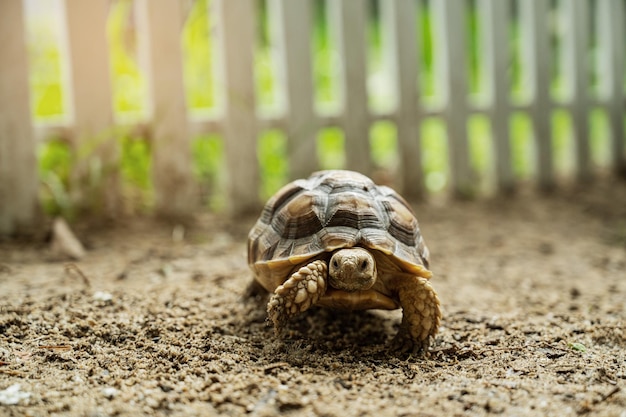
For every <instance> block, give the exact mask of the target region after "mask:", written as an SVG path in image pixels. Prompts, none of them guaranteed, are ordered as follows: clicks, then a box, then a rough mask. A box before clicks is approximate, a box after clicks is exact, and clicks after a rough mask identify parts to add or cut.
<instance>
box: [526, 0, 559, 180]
mask: <svg viewBox="0 0 626 417" xmlns="http://www.w3.org/2000/svg"><path fill="white" fill-rule="evenodd" d="M549 4H550V2H549V0H528V1H522V2H520V3H519V6H520V27H521V29H522V31H521V34H520V39H522V53H523V54H522V62H526V63H527V65H528V67H527V68H526V71H527V72H528V74H529V77H528V78H529V90H531V97H530V100H531V102H530V116H531V119H532V124H533V126H532V128H533V137H534V140H535V145H536V148H537V171H538V179H537V180H538V183H539V187H540V188H541V189H543V190H549V189H550V188H552V187H554V160H553V158H554V157H553V151H552V140H551V138H552V133H551V131H550V115H551V113H550V110H551V106H552V99H551V96H550V43H549V42H550V40H549V36H548V18H549Z"/></svg>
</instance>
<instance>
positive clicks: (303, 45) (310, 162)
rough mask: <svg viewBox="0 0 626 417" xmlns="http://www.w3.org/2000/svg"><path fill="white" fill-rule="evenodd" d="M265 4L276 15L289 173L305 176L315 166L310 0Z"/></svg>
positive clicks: (273, 0) (295, 175)
mask: <svg viewBox="0 0 626 417" xmlns="http://www.w3.org/2000/svg"><path fill="white" fill-rule="evenodd" d="M269 6H270V11H271V12H272V13H273V14H274V15H275V16H276V17H277V18H278V25H276V34H275V35H276V36H275V39H276V42H277V43H278V50H279V51H280V54H279V58H280V61H281V62H280V70H281V71H282V73H283V77H282V78H283V79H284V83H285V85H284V88H285V91H284V93H285V98H286V110H287V115H286V120H285V131H286V134H287V140H288V142H287V145H288V154H289V176H290V178H291V179H295V178H303V177H308V176H309V175H310V174H311V172H312V171H315V170H316V169H317V167H318V164H317V159H316V158H315V154H316V146H315V137H316V134H317V130H318V123H317V120H316V117H315V113H314V108H313V97H314V94H313V72H312V67H311V61H312V60H311V31H312V22H311V19H312V13H311V6H312V5H311V1H310V0H272V1H271V2H270V3H269Z"/></svg>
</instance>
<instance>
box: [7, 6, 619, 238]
mask: <svg viewBox="0 0 626 417" xmlns="http://www.w3.org/2000/svg"><path fill="white" fill-rule="evenodd" d="M267 1H268V10H269V13H270V14H272V22H273V24H274V25H275V27H274V28H273V29H274V30H275V33H276V35H277V38H276V48H277V51H278V52H279V66H280V73H281V75H282V76H281V77H280V80H281V83H282V86H281V89H280V90H281V91H282V92H283V93H284V97H283V99H284V101H285V104H286V105H285V106H284V109H285V111H284V112H283V113H282V114H279V115H272V116H270V117H266V116H263V115H262V114H261V113H260V112H259V111H258V109H257V105H256V99H255V85H254V73H253V67H254V65H253V62H254V54H253V51H254V45H255V42H256V39H255V37H256V36H257V31H256V30H255V27H256V22H257V18H258V17H257V10H258V7H257V6H258V5H257V4H256V1H255V0H212V1H211V7H212V9H211V10H212V13H213V14H214V17H215V23H216V33H215V34H214V36H215V40H216V42H217V44H219V62H220V64H221V71H219V73H220V74H221V75H222V79H221V80H220V82H221V84H223V90H224V91H225V92H226V93H225V97H224V98H223V99H224V100H223V103H222V104H223V105H222V106H221V110H222V111H221V112H220V114H219V115H217V116H215V117H213V118H205V119H202V120H197V119H193V120H192V119H191V118H190V117H189V116H188V114H187V111H186V107H185V97H184V86H183V66H182V61H181V59H180V57H181V42H180V33H181V27H182V23H183V22H184V19H185V10H187V9H188V7H189V0H186V1H179V0H135V13H136V25H137V33H138V40H139V49H140V54H141V55H142V56H143V57H144V58H145V60H146V62H147V79H148V80H149V90H150V94H151V100H150V102H151V106H152V112H151V115H152V117H151V119H150V120H149V122H148V123H146V124H145V125H143V126H141V129H142V131H143V132H145V133H146V134H147V136H149V140H150V141H151V144H152V146H151V149H152V152H153V153H152V167H153V168H152V171H153V182H154V187H155V194H156V202H155V206H156V210H157V211H158V212H160V213H162V214H165V215H181V214H182V215H184V214H187V213H190V212H191V211H193V210H195V209H197V201H196V199H195V197H194V194H195V193H194V179H193V176H192V174H191V160H190V145H189V138H190V136H191V135H193V134H197V133H198V132H218V133H219V134H220V135H221V136H222V138H223V140H224V149H225V158H226V164H225V169H226V170H227V172H226V190H227V193H228V197H227V200H228V202H229V205H230V212H232V213H242V212H246V211H249V210H253V209H254V210H256V209H258V207H259V204H260V201H259V197H258V196H259V193H258V191H257V190H258V187H259V161H258V158H257V139H258V136H259V134H260V132H261V131H263V130H265V129H268V128H278V129H281V130H283V131H284V132H285V133H286V135H287V138H288V145H287V147H288V155H287V158H288V165H289V176H290V177H292V178H296V177H303V176H308V174H309V173H310V172H312V171H314V170H315V169H317V168H318V165H319V163H318V162H319V161H318V160H317V158H316V157H314V155H316V148H315V146H316V145H315V137H316V135H317V132H318V131H319V129H321V128H323V127H327V126H337V127H340V128H341V129H342V130H343V132H344V137H345V150H346V151H345V155H346V168H348V169H353V170H357V171H360V172H363V173H366V174H369V173H372V171H373V169H374V166H373V163H372V157H371V155H370V148H369V145H368V137H369V129H370V126H371V125H372V124H373V123H374V122H376V121H380V120H387V121H391V122H392V123H394V124H395V126H396V130H397V143H398V148H399V149H398V155H399V165H400V166H399V167H398V168H397V170H396V172H397V173H398V176H399V178H397V183H398V184H400V186H401V188H402V192H403V193H404V194H405V195H407V196H408V197H409V198H411V197H415V196H419V195H422V193H423V191H424V170H423V167H422V162H421V161H422V157H421V155H420V153H421V151H422V150H421V146H420V125H421V123H422V122H423V121H424V120H425V119H426V118H429V117H433V116H437V117H440V118H442V119H443V120H444V122H445V126H446V131H447V137H448V150H449V167H450V181H449V182H450V188H451V189H452V190H455V191H458V192H460V193H463V192H466V191H467V190H468V189H471V188H472V187H473V186H474V184H473V181H474V180H473V176H472V175H471V167H470V158H469V145H468V143H469V138H468V129H467V121H468V117H469V116H470V115H472V114H484V115H486V116H487V117H488V119H489V121H490V125H491V137H492V138H493V140H492V144H491V147H492V153H493V160H494V172H495V182H496V183H497V186H498V188H499V189H501V190H510V189H512V188H514V187H515V185H516V178H515V175H514V174H513V169H512V162H511V160H512V155H511V154H512V150H511V146H510V144H511V140H510V133H511V132H510V125H509V120H510V117H511V114H513V112H524V113H526V114H528V115H529V116H530V118H531V121H532V129H533V137H534V140H535V149H536V167H537V170H536V171H537V178H536V180H537V183H538V184H539V185H540V186H541V187H546V188H548V187H551V186H553V185H554V184H555V169H554V157H553V150H552V145H551V140H550V138H551V135H552V132H551V124H550V123H551V122H550V117H551V116H550V115H551V114H552V112H553V111H554V110H555V109H564V110H565V111H567V112H569V113H570V114H571V115H572V120H573V131H574V136H575V150H574V152H575V155H576V158H575V172H576V175H577V177H578V179H580V180H586V179H588V178H590V177H591V176H592V175H593V169H592V164H591V160H590V154H591V153H590V149H589V148H590V137H589V131H590V128H589V114H590V112H591V110H592V109H601V110H603V111H605V112H606V115H607V119H608V126H609V130H610V136H611V141H610V146H611V149H610V150H609V153H610V155H611V157H612V161H611V167H612V168H613V169H614V170H616V171H621V172H623V171H624V168H625V166H626V157H625V150H626V145H625V143H626V142H625V139H624V120H625V119H624V109H625V100H624V90H625V89H624V79H625V77H624V76H625V68H624V66H625V59H626V51H625V50H626V44H625V39H626V33H625V28H624V26H625V21H626V14H625V10H624V9H625V2H624V0H596V1H588V0H564V1H560V2H558V3H557V6H558V7H556V8H555V7H554V2H551V1H550V0H517V1H514V0H474V1H473V2H471V5H472V7H476V10H477V12H478V13H479V15H480V17H481V22H482V25H483V26H482V27H481V34H482V48H483V49H482V54H481V56H480V60H482V64H483V67H484V68H485V70H486V72H487V76H486V78H485V79H486V80H487V84H488V86H489V88H488V89H487V90H488V91H486V94H483V96H482V97H481V100H470V98H469V96H468V81H467V65H466V62H467V56H466V48H467V33H468V32H467V27H466V25H467V18H466V16H467V7H468V4H470V2H469V1H464V0H428V1H427V0H383V1H380V2H379V3H378V4H379V7H380V16H381V25H382V28H383V33H384V36H385V39H384V42H385V50H386V54H387V55H386V57H385V60H387V62H388V63H389V65H390V68H391V71H392V74H391V76H392V80H393V90H394V91H393V93H394V95H395V96H396V98H397V99H396V105H395V106H394V107H393V108H392V109H391V110H389V111H387V112H384V113H379V112H373V111H372V110H371V109H370V108H369V106H368V88H367V82H366V81H367V80H366V78H367V63H366V54H367V52H366V48H367V45H366V35H365V33H366V29H367V8H368V2H367V1H364V0H330V1H327V9H328V13H329V22H330V24H331V26H332V29H333V33H335V34H336V39H337V44H338V49H339V57H340V67H341V68H340V74H341V76H340V83H339V85H340V88H341V94H340V95H341V97H342V100H343V103H342V104H343V105H342V106H341V109H340V111H339V112H338V113H334V114H321V113H320V112H318V111H316V108H315V106H314V100H313V96H314V87H313V81H312V78H313V77H312V58H311V36H312V27H313V6H312V5H313V0H267ZM426 1H427V3H428V5H429V7H428V10H429V12H430V13H432V22H433V23H432V25H433V28H434V35H435V48H436V71H435V74H436V76H437V79H438V82H439V83H440V86H441V87H442V91H443V92H444V93H445V94H444V97H443V99H442V100H441V101H440V104H439V105H437V106H429V105H427V103H425V101H424V100H423V99H422V98H423V95H422V94H421V93H420V91H419V88H418V87H419V86H418V77H419V66H418V65H416V62H417V61H418V57H419V56H420V55H419V42H418V36H419V33H421V32H420V31H419V30H418V29H419V27H418V21H417V19H416V18H415V16H416V10H417V9H416V8H417V7H419V6H420V4H422V3H423V2H426ZM109 3H110V1H109V0H65V1H64V5H65V8H64V12H65V20H64V24H65V25H66V31H67V48H68V50H69V57H70V62H69V69H70V73H71V80H70V83H71V90H70V91H71V97H70V99H71V100H70V101H71V108H72V118H71V119H72V121H71V122H70V123H67V124H65V125H62V126H43V127H42V126H35V125H34V124H33V122H32V120H31V116H30V114H31V112H30V108H29V84H28V73H29V72H28V71H29V69H28V68H29V67H28V62H27V51H26V47H25V45H26V43H25V34H24V33H25V31H24V8H23V4H22V1H21V0H2V1H1V2H0V39H2V42H0V68H1V72H0V234H6V233H11V232H13V231H15V230H17V229H19V227H21V226H28V225H30V224H32V223H33V222H34V220H35V219H36V217H37V213H38V209H37V204H38V203H37V199H38V174H37V164H36V156H35V155H36V145H37V143H38V141H41V140H46V139H47V138H49V137H51V136H62V137H64V138H65V139H66V140H68V141H69V142H70V143H72V144H74V145H76V143H79V142H80V141H81V140H83V138H87V137H89V138H92V139H93V137H99V138H102V141H101V143H100V145H99V150H98V152H99V153H100V157H101V160H102V163H103V164H104V165H106V166H111V167H114V166H115V165H116V161H117V158H118V156H119V150H118V149H117V148H116V147H117V144H116V142H115V141H111V140H107V138H108V133H107V132H110V129H111V127H112V126H114V125H115V124H116V120H115V118H114V115H113V110H112V87H111V82H110V75H109V61H108V49H107V39H106V33H105V30H106V23H107V18H108V12H109ZM422 5H423V4H422ZM512 7H515V10H517V13H511V10H512ZM592 12H593V13H592ZM554 13H557V14H558V16H556V17H558V22H559V24H560V25H563V26H564V27H563V30H564V33H565V36H564V37H563V42H562V45H561V46H560V47H561V48H562V53H561V54H560V56H561V57H562V59H563V68H564V70H565V75H566V77H565V78H566V82H567V88H566V89H567V93H568V94H566V97H565V98H559V99H556V98H555V97H553V95H552V94H551V93H550V82H551V81H550V77H551V75H550V71H551V63H552V62H553V61H554V59H553V55H554V54H555V51H554V48H553V42H552V40H551V39H550V30H549V28H550V25H551V24H553V22H554V21H555V19H556V17H555V16H554ZM512 16H516V20H517V21H516V22H513V21H512ZM591 17H593V19H594V21H592V20H591ZM513 23H516V24H517V25H518V27H519V30H520V31H521V35H520V39H521V53H522V56H523V59H522V62H523V66H524V71H525V79H526V82H527V89H528V91H529V94H527V100H524V101H522V102H518V101H513V100H511V79H510V75H509V67H510V60H511V45H510V36H509V34H510V31H511V28H512V25H513ZM591 39H593V40H594V42H595V47H594V48H593V50H594V51H595V55H594V56H593V57H591V56H590V50H591V49H590V47H589V45H590V40H591ZM591 58H593V59H591ZM592 64H593V65H597V72H598V78H599V80H600V82H599V93H598V94H591V93H590V88H589V78H590V77H589V73H590V71H589V67H590V66H591V65H592ZM105 172H109V173H110V175H108V176H107V178H106V179H105V180H106V181H107V184H106V187H105V189H106V190H107V192H106V195H105V196H104V203H105V204H106V205H107V207H109V208H110V210H113V211H114V210H115V207H116V205H118V201H117V200H118V199H119V193H118V182H119V181H118V180H119V178H118V175H117V173H116V170H115V169H111V170H110V171H105Z"/></svg>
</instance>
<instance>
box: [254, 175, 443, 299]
mask: <svg viewBox="0 0 626 417" xmlns="http://www.w3.org/2000/svg"><path fill="white" fill-rule="evenodd" d="M354 246H359V247H363V248H366V249H370V250H372V251H373V252H375V251H377V252H379V253H382V254H383V256H386V257H387V258H388V259H389V260H391V262H392V264H393V265H395V266H396V267H397V268H398V269H400V270H402V271H404V272H408V273H411V274H416V275H419V276H422V277H425V278H430V276H431V273H430V271H429V270H428V269H427V268H428V263H429V253H428V248H427V247H426V245H425V243H424V240H423V239H422V236H421V234H420V230H419V226H418V222H417V219H416V218H415V214H414V213H413V210H412V209H411V207H410V206H409V204H408V203H407V202H406V201H405V200H404V198H402V197H401V196H400V195H399V194H397V193H396V192H395V191H394V190H392V189H391V188H389V187H386V186H380V185H376V184H374V182H373V181H372V180H371V179H369V178H368V177H366V176H364V175H362V174H359V173H356V172H352V171H343V170H332V171H319V172H316V173H314V174H312V175H311V176H310V177H309V178H307V179H302V180H297V181H294V182H292V183H289V184H287V185H286V186H284V187H283V188H282V189H280V190H279V191H278V192H277V193H276V194H275V195H274V196H273V197H272V198H270V200H269V201H268V202H267V204H266V205H265V207H264V209H263V211H262V213H261V216H260V218H259V219H258V221H257V222H256V224H255V226H254V227H253V228H252V230H251V231H250V235H249V239H248V263H249V265H250V267H251V268H252V270H253V271H254V273H255V275H256V277H257V280H258V281H259V282H260V283H261V285H263V286H264V287H265V288H266V289H267V290H268V291H274V289H275V288H276V287H277V286H279V285H280V284H282V283H283V282H284V281H285V280H286V279H287V278H288V276H289V274H290V273H291V272H292V271H293V270H294V269H296V268H297V267H298V266H300V265H302V264H303V263H305V262H309V261H311V260H313V259H320V258H324V257H328V258H330V256H331V254H332V252H333V251H335V250H337V249H341V248H350V247H354Z"/></svg>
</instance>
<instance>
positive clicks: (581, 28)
mask: <svg viewBox="0 0 626 417" xmlns="http://www.w3.org/2000/svg"><path fill="white" fill-rule="evenodd" d="M587 1H588V0H570V1H567V2H563V7H564V12H565V23H566V36H565V46H564V47H565V51H566V55H565V62H564V68H565V69H566V70H567V71H568V72H569V77H570V85H569V87H570V88H571V90H572V91H571V95H570V99H571V106H572V125H573V127H574V137H575V141H576V175H577V177H578V180H579V181H585V180H588V179H590V178H591V150H590V143H589V139H590V137H589V104H588V101H589V97H588V94H589V88H588V84H589V66H588V59H589V20H588V19H589V10H588V9H589V7H588V3H587Z"/></svg>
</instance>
